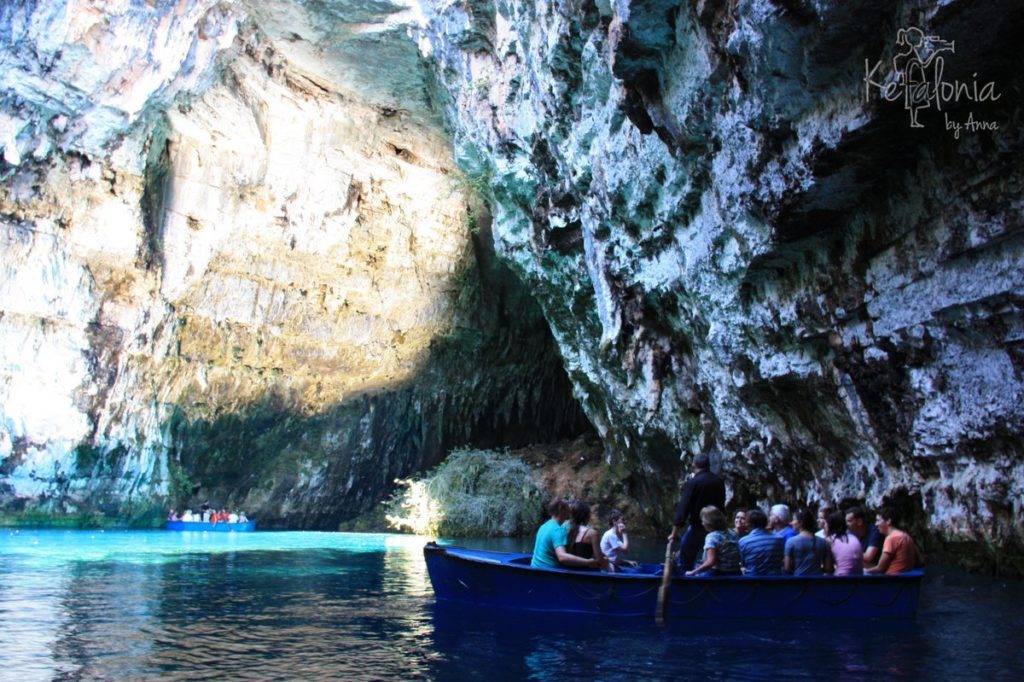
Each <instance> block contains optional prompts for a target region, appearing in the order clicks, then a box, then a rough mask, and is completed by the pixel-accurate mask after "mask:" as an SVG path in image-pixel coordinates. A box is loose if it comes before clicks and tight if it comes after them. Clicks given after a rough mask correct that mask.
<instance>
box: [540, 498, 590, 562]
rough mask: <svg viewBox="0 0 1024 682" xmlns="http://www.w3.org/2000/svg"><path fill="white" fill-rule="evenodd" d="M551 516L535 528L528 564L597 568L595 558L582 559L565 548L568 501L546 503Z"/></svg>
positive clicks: (558, 500)
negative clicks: (535, 538)
mask: <svg viewBox="0 0 1024 682" xmlns="http://www.w3.org/2000/svg"><path fill="white" fill-rule="evenodd" d="M548 512H549V513H550V514H551V518H550V519H548V520H547V521H545V522H544V523H543V524H542V525H541V527H540V528H539V529H538V530H537V540H536V541H535V542H534V545H533V558H532V559H531V560H530V565H531V566H535V567H538V568H563V567H566V566H568V567H574V568H599V564H598V561H597V559H583V558H581V557H578V556H575V555H573V554H570V553H569V552H568V551H567V550H566V549H565V548H566V545H568V544H569V540H568V531H569V528H568V524H567V523H566V521H567V520H568V519H569V503H568V502H566V501H565V500H562V499H557V500H554V501H552V502H551V504H550V505H548Z"/></svg>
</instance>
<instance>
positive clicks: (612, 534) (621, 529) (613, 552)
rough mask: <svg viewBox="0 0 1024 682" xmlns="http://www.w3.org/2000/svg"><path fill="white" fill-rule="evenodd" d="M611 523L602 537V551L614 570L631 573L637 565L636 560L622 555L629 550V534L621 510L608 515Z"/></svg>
mask: <svg viewBox="0 0 1024 682" xmlns="http://www.w3.org/2000/svg"><path fill="white" fill-rule="evenodd" d="M608 523H609V524H610V525H611V528H609V529H608V530H607V531H605V534H604V535H603V536H602V537H601V553H602V554H604V556H605V558H606V559H608V566H609V568H610V569H611V570H613V571H619V572H622V573H631V572H632V569H635V568H636V567H637V563H636V562H635V561H630V560H629V559H627V558H625V557H624V556H622V555H623V554H626V553H627V552H629V536H628V535H627V534H626V519H625V518H624V517H623V516H622V512H620V511H619V510H615V511H613V512H612V513H611V514H609V515H608Z"/></svg>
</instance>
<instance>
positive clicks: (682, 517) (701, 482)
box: [668, 452, 725, 571]
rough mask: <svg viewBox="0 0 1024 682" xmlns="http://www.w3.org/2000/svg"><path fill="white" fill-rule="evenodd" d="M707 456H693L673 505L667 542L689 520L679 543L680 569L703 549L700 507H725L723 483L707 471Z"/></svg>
mask: <svg viewBox="0 0 1024 682" xmlns="http://www.w3.org/2000/svg"><path fill="white" fill-rule="evenodd" d="M710 467H711V458H710V457H708V455H707V453H704V452H702V453H700V454H698V455H696V456H695V457H694V458H693V476H691V477H690V480H688V481H687V482H686V485H684V486H683V495H682V497H680V498H679V504H678V505H676V515H675V518H674V519H673V520H672V534H671V535H669V536H668V539H669V542H675V541H676V540H677V539H679V536H680V534H681V533H682V529H683V525H684V524H689V527H688V528H687V529H686V534H685V535H683V541H682V543H681V544H680V546H679V557H680V559H681V560H682V564H683V570H684V571H688V570H690V569H691V568H693V566H694V564H695V563H696V561H697V557H698V555H699V554H700V553H701V550H702V549H704V538H705V537H707V534H708V532H707V531H706V530H704V524H703V523H701V520H700V510H701V509H703V508H704V507H707V506H709V505H712V506H715V507H718V508H719V509H721V510H722V511H725V483H724V482H723V481H722V479H721V478H719V477H718V475H717V474H715V473H713V472H712V471H711V468H710Z"/></svg>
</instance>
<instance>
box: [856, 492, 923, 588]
mask: <svg viewBox="0 0 1024 682" xmlns="http://www.w3.org/2000/svg"><path fill="white" fill-rule="evenodd" d="M897 523H898V519H897V518H896V512H895V510H894V509H892V507H883V508H882V509H880V510H879V512H878V518H877V519H876V520H875V525H876V526H878V532H879V533H881V534H882V535H884V536H885V542H884V543H882V558H880V559H879V560H878V565H877V566H872V567H871V568H867V569H864V572H865V573H884V574H886V575H893V574H894V573H905V572H906V571H912V570H914V569H915V568H916V567H917V566H919V565H921V564H923V563H924V559H923V557H922V556H921V552H920V550H918V549H917V544H916V543H915V542H914V538H912V537H910V535H909V534H908V533H907V532H905V531H903V530H900V529H899V528H898V527H897V525H896V524H897Z"/></svg>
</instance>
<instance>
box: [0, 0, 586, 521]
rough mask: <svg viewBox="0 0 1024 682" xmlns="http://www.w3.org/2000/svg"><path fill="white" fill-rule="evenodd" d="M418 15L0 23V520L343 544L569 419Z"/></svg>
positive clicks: (574, 419)
mask: <svg viewBox="0 0 1024 682" xmlns="http://www.w3.org/2000/svg"><path fill="white" fill-rule="evenodd" d="M409 19H410V14H409V11H408V9H407V8H404V7H402V6H399V5H393V4H391V3H374V4H373V5H366V3H359V2H354V3H308V4H306V5H296V4H295V3H291V2H275V1H267V2H251V3H217V2H207V1H199V0H185V1H183V2H177V1H175V2H160V1H157V2H150V3H134V2H131V3H130V2H123V3H118V2H115V3H106V4H104V5H102V6H98V5H95V3H90V2H76V1H74V0H69V1H66V2H65V1H53V2H27V1H25V2H23V1H20V0H19V1H16V2H11V3H5V4H4V6H3V7H2V8H0V27H2V28H0V48H2V50H3V52H2V55H0V57H2V60H3V63H4V64H5V66H4V69H3V75H2V76H0V79H2V80H0V111H2V113H0V145H3V160H2V161H0V228H2V238H0V264H2V267H3V279H2V283H0V509H2V510H4V511H6V512H8V513H10V514H12V515H13V516H14V518H26V519H40V518H42V517H43V516H44V515H47V514H50V515H57V516H60V515H70V516H75V515H79V516H86V517H91V516H92V515H94V514H100V515H105V516H108V517H112V518H120V519H126V518H127V519H135V520H137V521H140V522H146V520H147V519H153V518H154V517H155V515H160V514H162V512H161V511H160V508H161V507H162V506H163V505H175V506H177V507H179V508H181V507H184V506H186V505H191V506H196V505H198V504H200V503H202V502H205V501H209V502H210V503H211V504H213V505H215V506H218V507H219V506H232V507H234V508H244V509H245V510H246V511H248V513H249V514H250V515H251V516H254V517H256V518H259V519H260V521H261V524H262V527H303V528H313V527H316V528H332V527H333V528H336V527H337V523H338V521H339V520H341V519H343V518H347V517H350V516H354V515H356V514H359V513H361V512H365V511H366V510H367V509H368V508H370V506H372V505H373V504H374V503H375V502H376V501H378V500H379V499H380V498H381V496H382V495H384V494H386V492H387V491H388V490H389V489H390V487H391V486H392V484H393V481H394V479H395V478H396V477H402V476H407V475H409V474H411V473H413V472H415V471H418V470H419V469H421V468H422V467H425V466H429V465H432V464H436V463H437V462H438V461H439V460H440V459H441V458H442V457H443V456H444V455H445V454H446V452H447V451H448V449H449V448H451V447H454V446H456V445H465V444H474V445H480V446H495V447H499V446H504V445H521V444H524V443H527V442H534V441H535V440H541V441H543V440H546V439H557V438H564V437H571V436H574V435H576V434H578V433H579V432H580V431H581V430H583V429H585V428H586V421H585V419H584V418H583V417H582V414H581V413H580V411H579V408H578V406H577V405H576V404H575V401H574V400H573V398H572V394H571V387H570V385H569V383H568V380H567V378H566V376H565V373H564V371H562V370H561V366H560V360H559V357H558V354H557V348H556V347H555V345H554V344H553V342H552V339H551V335H550V332H549V331H548V329H547V325H546V322H545V321H544V318H543V317H542V315H541V314H540V311H539V309H537V307H536V305H535V304H534V303H533V302H532V300H531V299H530V297H529V295H528V294H527V293H525V291H524V290H523V289H522V286H521V285H520V284H519V283H518V280H516V278H514V277H513V276H511V274H510V273H509V272H508V271H507V270H506V269H505V268H504V267H503V266H502V265H501V264H500V263H499V262H498V261H497V260H496V259H495V258H494V254H493V248H492V247H491V246H490V244H491V240H490V239H489V238H485V237H486V235H487V234H488V232H487V230H488V229H489V217H488V215H487V213H486V211H485V210H484V208H483V207H476V209H475V210H473V208H471V202H470V198H469V196H470V193H469V192H468V190H469V189H470V187H471V185H470V184H469V183H468V181H467V180H466V179H465V178H464V177H463V175H462V174H461V173H460V172H459V171H458V169H457V168H456V165H455V163H454V160H453V157H452V153H451V145H450V141H449V138H448V136H447V134H446V133H445V131H444V129H443V126H442V122H441V119H440V117H439V115H438V113H437V112H436V111H435V109H434V108H433V106H432V105H431V102H430V100H429V96H430V93H429V86H430V79H429V72H428V70H427V69H426V68H425V65H424V64H423V62H422V60H421V57H420V54H419V52H418V50H417V46H416V44H415V43H414V42H413V41H412V40H411V39H410V38H409V37H408V35H407V32H406V28H407V24H408V21H409ZM368 54H372V55H374V57H375V58H374V59H367V55H368Z"/></svg>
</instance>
